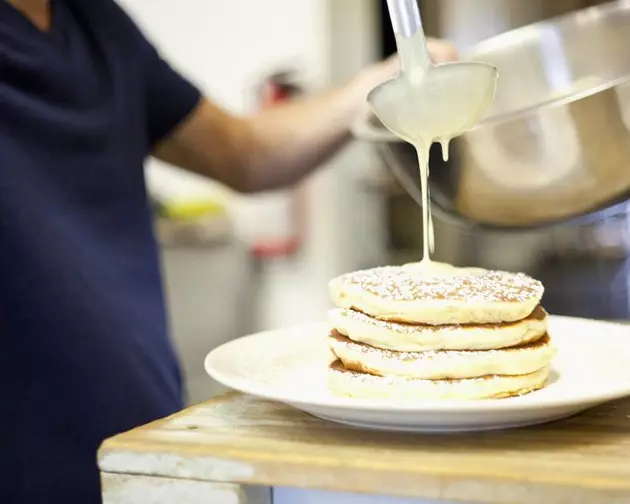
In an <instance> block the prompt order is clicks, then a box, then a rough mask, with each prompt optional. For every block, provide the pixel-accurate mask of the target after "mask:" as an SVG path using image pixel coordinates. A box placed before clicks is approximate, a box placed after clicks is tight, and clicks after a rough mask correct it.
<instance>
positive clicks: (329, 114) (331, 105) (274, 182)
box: [243, 80, 367, 191]
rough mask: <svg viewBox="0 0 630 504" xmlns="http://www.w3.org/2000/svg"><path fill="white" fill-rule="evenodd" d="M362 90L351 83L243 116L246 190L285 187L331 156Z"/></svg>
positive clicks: (354, 112) (358, 84)
mask: <svg viewBox="0 0 630 504" xmlns="http://www.w3.org/2000/svg"><path fill="white" fill-rule="evenodd" d="M364 87H365V86H363V88H362V82H361V81H359V80H353V81H351V82H349V83H347V84H346V85H344V86H342V87H340V88H337V89H335V90H333V91H330V92H328V93H325V94H322V95H319V96H316V97H309V98H304V99H300V100H298V101H296V102H294V103H290V104H287V105H283V106H280V107H277V108H273V109H268V110H265V111H262V112H261V113H259V114H257V115H255V116H253V117H251V118H249V119H248V125H249V128H250V129H251V133H252V135H251V139H252V150H251V152H250V157H249V159H248V160H247V162H246V163H245V166H244V173H243V176H244V177H245V180H246V181H247V183H246V185H247V188H248V190H252V191H260V190H267V189H274V188H278V187H283V186H287V185H291V184H293V183H295V182H297V181H299V180H300V179H302V178H303V177H304V176H305V175H307V174H309V173H310V172H311V171H313V170H314V169H315V168H317V167H318V166H320V165H321V164H322V163H324V162H325V161H326V160H327V159H329V158H330V157H331V156H333V155H334V154H335V153H336V152H337V151H338V150H339V149H340V148H341V147H342V146H343V145H344V144H345V143H346V142H347V140H348V139H349V137H350V132H349V128H350V125H351V124H352V121H353V120H354V119H355V118H356V116H357V113H358V112H359V111H360V109H361V106H362V105H363V103H364V102H365V100H364V99H362V98H364V96H365V94H366V93H367V91H366V90H365V89H364Z"/></svg>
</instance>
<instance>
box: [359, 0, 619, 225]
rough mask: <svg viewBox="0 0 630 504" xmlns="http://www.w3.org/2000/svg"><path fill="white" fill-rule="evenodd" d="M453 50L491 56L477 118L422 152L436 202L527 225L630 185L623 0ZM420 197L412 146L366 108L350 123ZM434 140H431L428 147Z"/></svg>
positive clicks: (582, 212) (599, 205)
mask: <svg viewBox="0 0 630 504" xmlns="http://www.w3.org/2000/svg"><path fill="white" fill-rule="evenodd" d="M463 58H465V59H470V60H477V61H483V62H487V63H490V64H492V65H495V66H496V67H497V68H498V69H499V75H500V77H499V83H498V88H497V95H496V99H495V102H494V105H493V108H492V110H491V112H490V114H489V115H488V117H487V118H486V119H484V120H483V121H482V122H481V123H480V124H478V125H477V126H476V127H475V128H474V129H473V130H471V131H469V132H468V133H466V134H465V135H463V136H462V137H459V138H457V139H455V140H454V141H453V143H452V151H451V152H452V156H451V161H449V162H448V163H446V164H444V165H443V166H435V165H436V164H440V163H439V161H438V156H433V157H432V161H433V164H432V168H431V177H430V188H431V199H432V202H433V207H434V211H435V212H436V213H439V214H442V215H443V216H450V217H454V218H456V219H458V220H459V221H461V222H468V223H470V224H475V225H481V226H485V227H498V228H507V229H515V228H532V227H539V226H543V225H547V224H551V223H557V222H558V221H563V220H567V219H573V218H576V217H592V216H593V215H597V214H596V212H598V211H599V210H601V209H603V208H606V207H609V206H611V205H613V204H614V203H618V202H619V201H622V200H625V199H627V198H628V197H630V2H628V1H619V2H612V3H607V4H604V5H602V6H600V7H594V8H589V9H585V10H581V11H577V12H575V13H572V14H569V15H567V16H563V17H560V18H557V19H553V20H550V21H546V22H542V23H537V24H533V25H530V26H526V27H524V28H519V29H516V30H513V31H510V32H507V33H504V34H502V35H499V36H497V37H494V38H491V39H488V40H486V41H484V42H482V43H480V44H479V45H477V46H475V47H474V48H472V50H471V51H469V52H467V53H466V54H465V55H463ZM354 134H355V136H356V137H357V138H359V139H362V140H367V141H371V142H374V143H375V144H376V146H377V148H378V150H379V152H380V154H381V155H382V156H383V157H384V159H385V160H386V162H387V164H388V165H389V166H390V167H391V168H392V170H393V171H394V173H396V175H397V176H398V178H399V179H400V181H401V183H402V184H403V186H404V187H405V188H407V190H408V191H409V192H410V194H411V196H412V197H413V198H414V199H415V200H416V201H418V202H420V192H419V183H420V182H419V176H418V167H417V161H416V157H415V154H414V152H413V150H412V148H411V146H409V145H408V144H406V143H404V142H402V141H401V140H399V139H398V138H397V137H395V136H394V135H393V134H392V133H390V132H389V131H388V130H386V129H385V128H384V127H383V126H382V125H381V124H380V123H379V121H378V119H376V118H375V117H374V116H368V117H365V118H363V119H362V120H361V121H359V123H357V124H356V125H355V128H354ZM435 148H437V149H439V147H437V146H436V147H435Z"/></svg>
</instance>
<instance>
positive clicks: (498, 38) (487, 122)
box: [353, 1, 630, 143]
mask: <svg viewBox="0 0 630 504" xmlns="http://www.w3.org/2000/svg"><path fill="white" fill-rule="evenodd" d="M628 10H630V1H613V2H609V3H605V4H602V5H599V6H594V7H587V8H585V9H580V10H578V11H575V12H571V13H568V14H564V15H562V16H556V17H554V18H551V19H548V20H545V21H540V22H537V23H532V24H529V25H526V26H522V27H520V28H515V29H513V30H510V31H507V32H505V33H500V34H498V35H495V36H494V37H490V38H488V39H485V40H482V41H481V42H479V43H478V44H476V45H474V46H473V47H472V48H471V50H470V51H469V52H466V53H463V54H462V56H463V57H466V56H467V55H468V56H469V57H471V58H475V57H477V56H476V53H477V52H479V49H480V48H481V49H483V47H485V46H489V45H495V44H497V43H499V42H505V41H506V40H511V39H514V38H522V36H523V33H527V32H530V31H534V30H539V29H540V28H542V27H549V26H557V25H559V24H565V23H569V22H572V21H573V20H574V19H575V18H577V17H579V16H583V15H584V13H585V12H597V13H601V14H604V15H606V16H611V15H613V14H614V13H616V12H619V11H628ZM467 61H468V60H467ZM469 62H471V63H472V62H476V63H483V64H489V63H485V62H483V61H479V60H470V61H469ZM444 64H448V63H444ZM491 66H493V65H491ZM499 78H501V76H500V75H499ZM628 82H630V72H629V73H628V74H626V75H624V76H621V77H618V78H616V79H612V80H609V81H605V82H602V83H600V84H597V85H594V86H591V87H588V88H587V89H584V90H582V91H579V92H576V93H572V94H569V95H566V96H562V97H559V98H550V99H548V100H544V101H541V102H539V103H536V104H534V105H530V106H527V107H523V108H521V109H517V110H514V111H512V112H509V113H507V114H500V115H495V116H490V117H486V118H485V119H482V120H481V121H480V122H479V123H477V124H476V125H475V126H474V127H473V128H471V129H470V130H469V131H468V132H473V131H475V130H478V129H480V128H483V127H486V126H494V125H497V124H503V123H507V122H512V121H517V120H521V119H523V118H524V117H526V116H530V115H533V114H535V113H537V112H538V111H539V110H541V109H549V108H556V107H563V106H566V105H569V104H570V103H573V102H576V101H579V100H582V99H584V98H588V97H590V96H594V95H597V94H599V93H602V92H604V91H608V90H610V89H615V88H617V87H619V86H621V85H623V84H626V83H628ZM377 87H378V86H377ZM375 89H376V88H375ZM372 91H374V90H372ZM372 91H370V93H369V94H368V96H369V95H370V94H371V93H372ZM372 117H376V115H375V113H374V111H373V110H372V112H371V113H370V114H365V115H364V116H363V117H361V118H360V120H359V121H358V122H359V123H362V125H361V126H362V127H360V128H359V127H357V128H354V129H353V133H355V132H357V131H361V130H363V131H365V130H373V131H374V130H378V134H379V136H380V137H381V138H380V140H377V141H381V142H397V143H401V142H404V140H403V139H401V138H399V137H398V136H396V135H395V134H394V133H392V132H391V131H389V130H388V129H387V128H385V127H384V126H383V127H381V128H379V127H378V126H374V125H373V124H372V122H371V118H372ZM355 136H356V137H357V138H358V139H362V138H361V137H362V136H363V135H362V134H361V133H357V134H355ZM371 140H372V141H375V140H376V139H374V138H372V139H371Z"/></svg>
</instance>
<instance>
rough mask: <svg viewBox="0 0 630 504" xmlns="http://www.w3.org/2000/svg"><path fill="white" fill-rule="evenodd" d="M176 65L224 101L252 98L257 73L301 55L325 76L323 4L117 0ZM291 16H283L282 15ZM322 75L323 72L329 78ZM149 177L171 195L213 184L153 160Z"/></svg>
mask: <svg viewBox="0 0 630 504" xmlns="http://www.w3.org/2000/svg"><path fill="white" fill-rule="evenodd" d="M120 3H121V5H123V7H125V8H126V9H127V10H128V12H129V13H130V14H131V15H132V17H134V19H135V20H136V21H137V22H138V23H139V24H140V26H141V27H142V28H143V29H144V31H145V33H146V34H147V36H148V37H149V38H150V39H151V40H152V41H153V42H154V43H155V45H156V46H157V47H158V48H159V49H160V51H161V52H162V53H163V54H164V55H165V57H166V58H167V59H168V60H169V62H170V63H171V64H173V66H175V67H176V68H177V69H178V70H179V71H181V72H182V73H183V74H184V75H185V76H187V77H188V78H190V79H191V80H192V81H194V82H195V83H196V84H197V85H199V86H200V87H201V89H202V90H203V91H204V92H205V93H206V94H207V95H209V96H211V97H212V98H213V99H214V100H216V101H217V102H219V103H220V104H221V105H223V106H225V107H227V108H228V109H229V110H232V111H234V112H238V113H242V112H246V111H248V110H250V109H251V107H252V105H253V93H254V90H253V86H254V85H255V83H256V79H257V78H258V77H259V76H261V75H262V74H264V72H267V71H269V70H270V69H275V68H276V67H277V66H282V65H284V64H285V63H293V62H299V65H300V66H301V67H303V68H304V71H305V72H306V74H307V75H308V78H309V81H312V82H315V83H318V82H319V83H321V82H322V80H323V78H322V74H323V73H324V72H325V67H326V65H325V64H324V63H323V62H322V56H323V54H324V51H323V48H322V44H321V42H320V41H321V39H322V37H321V36H320V34H321V23H322V20H323V17H324V14H323V11H324V8H325V3H324V2H320V1H318V0H299V1H294V0H264V1H259V0H177V1H173V0H120ZM285 20H286V21H285ZM324 78H325V77H324ZM148 178H149V184H150V185H151V186H152V187H154V188H157V189H158V190H160V191H164V192H166V193H167V194H169V193H175V194H185V195H197V194H204V193H206V192H208V191H210V190H214V189H215V188H216V186H215V185H214V184H211V183H209V182H208V181H206V180H205V179H203V178H201V177H198V176H194V175H190V174H188V173H184V172H182V171H180V170H176V171H175V170H174V169H173V168H171V167H168V166H166V165H164V164H162V163H159V162H156V161H151V162H150V164H149V170H148Z"/></svg>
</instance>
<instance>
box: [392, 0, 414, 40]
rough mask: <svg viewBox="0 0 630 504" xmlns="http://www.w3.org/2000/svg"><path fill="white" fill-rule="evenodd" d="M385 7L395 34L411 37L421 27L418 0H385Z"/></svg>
mask: <svg viewBox="0 0 630 504" xmlns="http://www.w3.org/2000/svg"><path fill="white" fill-rule="evenodd" d="M387 8H388V10H389V17H390V18H391V20H392V27H393V28H394V33H395V34H397V35H402V36H403V37H411V36H412V35H413V34H415V33H416V32H417V31H418V29H420V28H422V18H421V17H420V8H419V7H418V0H387Z"/></svg>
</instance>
